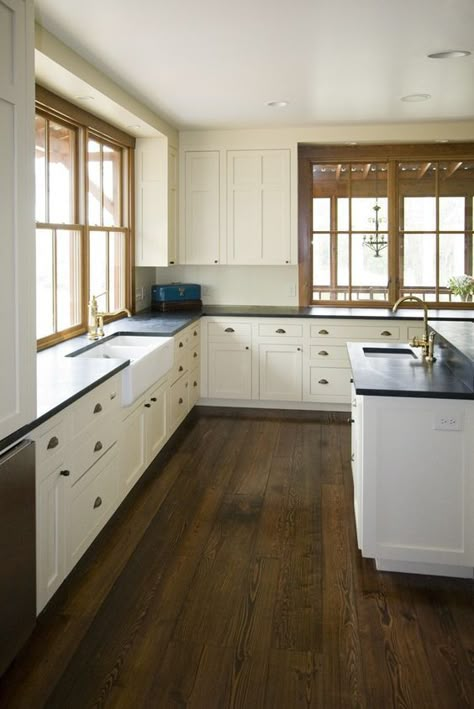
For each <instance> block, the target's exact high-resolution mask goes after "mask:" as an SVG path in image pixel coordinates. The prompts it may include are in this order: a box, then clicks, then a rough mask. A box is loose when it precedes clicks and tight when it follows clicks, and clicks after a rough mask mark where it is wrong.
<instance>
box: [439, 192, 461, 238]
mask: <svg viewBox="0 0 474 709" xmlns="http://www.w3.org/2000/svg"><path fill="white" fill-rule="evenodd" d="M464 203H465V198H464V197H440V198H439V228H440V230H441V231H451V230H453V231H463V230H464Z"/></svg>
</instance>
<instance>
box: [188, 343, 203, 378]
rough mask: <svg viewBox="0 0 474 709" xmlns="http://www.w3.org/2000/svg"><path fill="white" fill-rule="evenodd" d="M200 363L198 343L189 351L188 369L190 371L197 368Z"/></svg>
mask: <svg viewBox="0 0 474 709" xmlns="http://www.w3.org/2000/svg"><path fill="white" fill-rule="evenodd" d="M200 364H201V357H200V354H199V345H198V346H197V347H195V348H194V349H193V350H191V352H190V353H189V370H190V371H191V372H192V371H193V370H195V369H197V367H199V366H200Z"/></svg>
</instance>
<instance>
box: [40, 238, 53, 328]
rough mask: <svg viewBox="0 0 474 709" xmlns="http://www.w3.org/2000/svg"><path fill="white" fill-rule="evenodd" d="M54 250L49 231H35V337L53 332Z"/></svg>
mask: <svg viewBox="0 0 474 709" xmlns="http://www.w3.org/2000/svg"><path fill="white" fill-rule="evenodd" d="M53 264H54V248H53V232H52V230H51V229H37V230H36V337H37V338H38V339H39V338H41V337H47V336H48V335H51V334H52V333H53V332H54V297H53V282H54V268H53Z"/></svg>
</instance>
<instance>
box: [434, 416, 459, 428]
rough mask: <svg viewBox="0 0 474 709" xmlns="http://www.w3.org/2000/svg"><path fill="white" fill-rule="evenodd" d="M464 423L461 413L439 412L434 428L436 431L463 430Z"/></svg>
mask: <svg viewBox="0 0 474 709" xmlns="http://www.w3.org/2000/svg"><path fill="white" fill-rule="evenodd" d="M462 425H463V421H462V415H461V414H439V415H437V416H435V420H434V426H433V428H434V430H435V431H462Z"/></svg>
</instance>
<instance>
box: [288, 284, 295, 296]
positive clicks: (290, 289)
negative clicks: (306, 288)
mask: <svg viewBox="0 0 474 709" xmlns="http://www.w3.org/2000/svg"><path fill="white" fill-rule="evenodd" d="M288 297H289V298H295V297H296V284H295V283H289V284H288Z"/></svg>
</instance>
